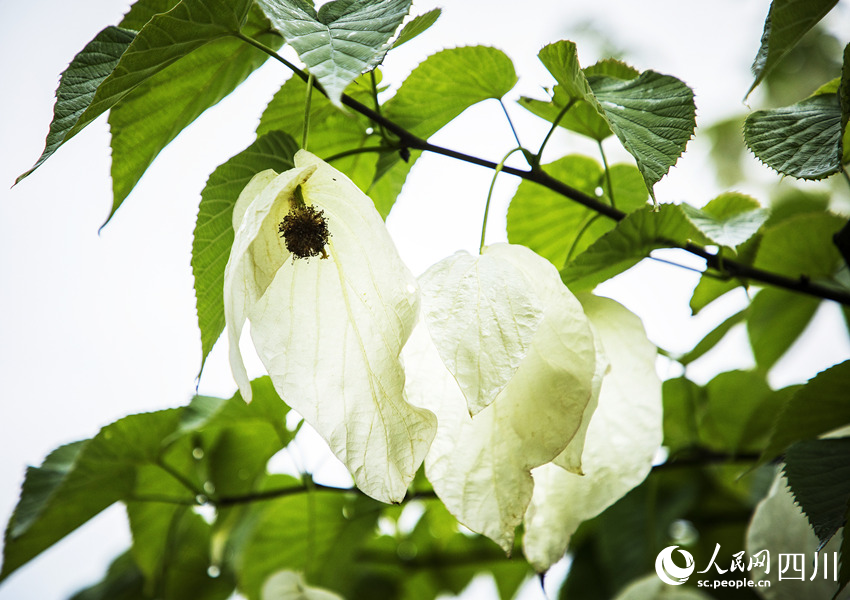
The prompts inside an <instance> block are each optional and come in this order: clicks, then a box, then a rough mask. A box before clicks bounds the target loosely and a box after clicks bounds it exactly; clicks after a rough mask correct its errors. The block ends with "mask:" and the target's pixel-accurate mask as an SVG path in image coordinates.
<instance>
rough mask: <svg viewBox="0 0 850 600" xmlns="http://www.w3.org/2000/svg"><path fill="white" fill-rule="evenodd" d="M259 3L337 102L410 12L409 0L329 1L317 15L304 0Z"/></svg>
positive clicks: (380, 55) (381, 52)
mask: <svg viewBox="0 0 850 600" xmlns="http://www.w3.org/2000/svg"><path fill="white" fill-rule="evenodd" d="M258 4H259V5H260V7H261V8H262V9H263V11H264V12H265V13H266V15H267V16H268V17H269V19H270V20H271V22H272V24H273V25H274V27H275V28H276V29H277V30H278V31H280V32H281V34H283V37H284V38H286V41H287V43H288V44H289V45H291V46H292V47H293V48H294V49H295V51H296V52H297V53H298V56H299V57H300V58H301V60H302V61H303V62H304V64H305V65H307V69H308V70H309V71H310V73H312V75H313V76H314V77H315V78H316V80H317V81H318V82H319V83H320V84H321V85H322V87H323V88H324V90H325V92H327V94H328V98H329V99H330V100H331V102H333V103H334V104H336V105H337V106H342V102H341V97H342V94H343V92H344V91H345V88H346V87H348V84H349V83H351V82H352V81H354V79H355V78H356V77H357V76H358V75H360V74H361V73H363V72H364V71H368V70H369V69H372V68H373V67H376V66H377V65H379V64H380V63H381V61H382V60H383V58H384V54H385V53H386V51H387V49H388V48H387V45H386V44H387V42H388V41H389V39H390V38H391V37H392V36H393V34H394V33H395V31H396V29H398V26H399V25H401V22H402V21H403V20H404V17H405V16H406V15H407V12H408V11H409V10H410V0H385V1H383V2H382V1H376V0H334V1H333V2H328V3H326V4H323V5H322V7H321V8H320V9H319V12H318V13H317V12H316V11H315V9H314V8H313V7H312V5H311V4H310V3H307V2H304V1H303V0H279V1H274V2H272V1H270V0H258Z"/></svg>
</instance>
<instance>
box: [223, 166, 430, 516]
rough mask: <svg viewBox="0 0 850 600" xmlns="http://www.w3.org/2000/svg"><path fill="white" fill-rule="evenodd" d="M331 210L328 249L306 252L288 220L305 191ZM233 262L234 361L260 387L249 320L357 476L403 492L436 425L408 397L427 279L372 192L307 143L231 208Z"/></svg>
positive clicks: (278, 384)
mask: <svg viewBox="0 0 850 600" xmlns="http://www.w3.org/2000/svg"><path fill="white" fill-rule="evenodd" d="M299 187H300V196H301V197H303V202H304V204H305V205H306V206H308V207H309V206H312V207H313V208H314V209H317V210H322V211H324V219H325V220H326V223H327V226H328V229H329V231H330V238H329V239H328V240H327V246H326V249H325V251H326V254H327V258H319V257H313V258H309V259H304V258H297V257H295V256H293V254H292V253H291V252H290V251H289V250H287V246H286V243H285V241H284V239H282V238H281V234H280V231H279V228H280V224H281V223H282V222H283V220H284V217H286V216H287V214H289V213H290V209H291V206H292V205H294V204H295V203H296V202H297V201H296V193H297V192H296V188H299ZM233 223H234V229H235V231H236V235H235V239H234V241H233V246H232V249H231V253H230V258H229V260H228V263H227V268H226V270H225V279H224V306H225V317H226V321H227V332H228V338H229V342H230V364H231V367H232V370H233V375H234V378H235V379H236V382H237V384H238V385H239V389H240V391H241V393H242V396H243V398H245V400H247V401H250V399H251V387H250V383H249V379H248V375H247V372H246V370H245V366H244V364H243V361H242V356H241V354H240V351H239V339H240V337H241V334H242V329H243V327H244V324H245V321H246V320H248V321H250V322H251V337H252V338H253V341H254V347H255V348H256V351H257V354H258V355H259V357H260V359H261V360H262V362H263V364H264V365H265V367H266V369H267V371H268V373H269V375H270V377H271V380H272V382H273V383H274V386H275V389H276V390H277V392H278V393H279V394H280V395H281V397H282V398H283V399H284V401H285V402H286V403H287V404H288V405H289V406H291V407H292V408H293V409H295V410H296V411H297V412H298V413H300V414H301V415H302V416H303V417H304V419H305V421H306V422H307V423H309V424H310V425H311V426H313V427H314V428H315V429H316V430H317V431H318V432H319V434H320V435H321V436H322V437H323V438H324V439H325V440H327V442H328V444H329V445H330V448H331V450H332V451H333V453H334V454H335V455H336V456H337V457H338V458H339V459H340V460H341V461H342V462H343V463H344V464H345V465H346V467H348V469H349V471H350V472H351V474H352V476H353V477H354V481H355V483H356V484H357V486H358V487H359V488H360V489H361V490H362V491H363V492H365V493H366V494H368V495H369V496H372V497H373V498H376V499H378V500H381V501H384V502H399V501H401V500H402V498H403V497H404V495H405V493H406V490H407V486H408V484H409V483H410V481H411V480H412V479H413V476H414V475H415V473H416V470H417V468H418V467H419V465H420V464H421V462H422V460H423V457H424V456H425V453H426V451H427V449H428V446H429V444H430V443H431V440H432V438H433V436H434V432H435V429H436V422H435V419H434V415H433V414H431V413H430V412H428V411H427V410H423V409H421V408H416V407H414V406H411V405H410V404H408V403H407V402H406V401H405V400H404V397H403V390H404V372H403V370H402V365H401V362H400V359H399V353H400V352H401V349H402V347H403V346H404V344H405V342H406V341H407V339H408V337H409V335H410V333H411V330H412V329H413V326H414V325H415V323H416V320H417V314H418V310H419V290H418V286H417V284H416V280H415V279H414V277H413V275H412V274H411V273H410V271H409V270H408V268H407V267H406V266H405V265H404V263H403V262H402V261H401V259H400V258H399V256H398V253H397V251H396V248H395V246H394V244H393V242H392V240H391V239H390V236H389V233H388V232H387V230H386V227H385V225H384V223H383V221H382V220H381V217H380V215H379V214H378V212H377V211H376V210H375V208H374V205H373V203H372V200H371V199H369V197H367V196H366V195H365V194H363V192H361V191H360V190H359V189H358V188H357V187H356V186H355V185H354V184H353V183H352V182H351V181H350V180H349V179H348V178H347V177H346V176H345V175H343V174H342V173H340V172H339V171H337V170H336V169H334V168H332V167H330V166H329V165H327V164H326V163H324V162H323V161H321V160H320V159H318V158H316V157H315V156H313V155H312V154H310V153H309V152H306V151H304V150H300V151H299V152H298V153H297V154H296V155H295V168H293V169H290V170H289V171H286V172H284V173H281V174H280V175H278V174H276V173H275V172H274V171H264V172H262V173H258V174H257V175H256V176H255V177H254V178H253V179H252V180H251V182H250V183H249V184H248V185H247V186H246V187H245V189H244V191H243V192H242V194H241V195H240V196H239V199H238V201H237V203H236V206H235V208H234V212H233Z"/></svg>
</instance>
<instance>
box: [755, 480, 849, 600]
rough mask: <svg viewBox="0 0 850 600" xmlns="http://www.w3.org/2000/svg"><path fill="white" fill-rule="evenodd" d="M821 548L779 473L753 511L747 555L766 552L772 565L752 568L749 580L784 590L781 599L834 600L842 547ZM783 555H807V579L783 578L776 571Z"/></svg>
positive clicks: (844, 597)
mask: <svg viewBox="0 0 850 600" xmlns="http://www.w3.org/2000/svg"><path fill="white" fill-rule="evenodd" d="M836 541H837V540H836ZM818 545H819V544H818V538H817V537H816V536H815V534H814V533H813V532H812V528H811V525H810V524H809V522H808V521H807V520H806V516H805V515H804V514H803V512H802V511H801V510H800V507H799V506H798V505H797V504H795V502H794V496H793V494H792V493H791V491H790V490H789V489H788V488H787V487H786V480H785V478H784V477H783V476H782V473H781V472H780V473H777V474H776V477H775V479H774V481H773V485H772V486H771V488H770V491H769V493H768V494H767V496H766V497H765V498H764V499H762V500H761V501H760V502H759V503H758V506H757V507H756V509H755V511H754V512H753V516H752V518H751V520H750V525H749V527H748V529H747V537H746V552H747V555H749V556H753V555H755V554H756V553H758V552H764V551H767V552H766V553H764V554H762V558H766V554H769V555H770V558H771V563H770V564H769V565H768V564H767V561H765V564H764V565H762V566H761V567H757V566H756V567H755V568H753V569H752V571H751V572H750V574H749V576H750V578H751V579H753V580H754V581H755V582H756V583H757V584H758V585H759V587H760V588H761V589H768V586H770V589H777V588H778V589H781V590H782V595H781V596H777V597H778V598H788V599H789V600H790V599H796V598H824V599H827V598H833V597H834V596H833V595H834V594H835V593H836V592H837V591H838V586H836V584H835V579H834V578H835V575H836V573H835V563H834V562H833V561H834V558H835V555H834V552H836V551H837V550H838V549H839V547H838V544H836V543H835V542H831V543H830V544H829V545H828V546H827V547H826V548H824V549H823V551H822V553H818V550H819V548H818ZM782 554H786V555H793V554H801V555H803V556H805V557H806V558H807V560H806V561H804V564H805V576H804V577H802V578H801V577H800V576H799V575H795V577H796V579H791V578H789V577H787V576H784V575H787V573H784V574H780V571H779V569H778V568H776V566H777V562H776V561H777V558H776V557H777V556H780V555H782ZM816 557H817V559H818V561H819V563H820V564H819V565H818V573H817V577H812V569H813V568H814V565H813V564H812V561H813V560H814V559H815V558H816ZM789 570H790V569H789ZM797 573H799V571H797ZM780 577H782V579H780ZM780 586H781V587H780ZM838 598H839V599H840V600H847V598H848V595H847V594H846V593H845V594H841V595H840V596H838Z"/></svg>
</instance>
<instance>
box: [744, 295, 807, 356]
mask: <svg viewBox="0 0 850 600" xmlns="http://www.w3.org/2000/svg"><path fill="white" fill-rule="evenodd" d="M818 306H820V298H814V297H812V296H808V295H805V294H798V293H794V292H788V291H785V290H782V289H779V288H765V289H763V290H761V291H760V292H759V293H758V294H756V297H755V298H754V299H753V301H752V303H751V304H750V308H749V317H748V318H747V333H748V334H749V336H750V345H751V346H752V348H753V355H754V356H755V359H756V364H757V365H758V366H759V368H761V369H764V370H765V371H767V370H769V369H770V368H771V367H773V365H774V364H775V363H776V361H777V360H779V358H780V357H781V356H782V355H783V354H785V352H786V351H787V350H788V349H789V348H790V347H791V345H792V344H793V343H794V342H795V341H796V340H797V338H798V337H800V335H801V334H802V333H803V331H804V330H805V329H806V326H807V325H808V324H809V321H811V320H812V317H813V316H814V315H815V312H816V311H817V309H818Z"/></svg>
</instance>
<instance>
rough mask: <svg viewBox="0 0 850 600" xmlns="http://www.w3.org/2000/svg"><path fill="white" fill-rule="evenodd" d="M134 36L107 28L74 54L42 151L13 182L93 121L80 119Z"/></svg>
mask: <svg viewBox="0 0 850 600" xmlns="http://www.w3.org/2000/svg"><path fill="white" fill-rule="evenodd" d="M135 37H136V32H134V31H130V30H127V29H121V28H118V27H107V28H105V29H103V30H102V31H101V32H100V33H98V34H97V35H96V36H95V37H94V39H93V40H92V41H90V42H89V43H88V44H86V46H85V48H83V49H82V50H81V51H80V52H79V54H77V55H76V56H75V57H74V60H72V61H71V64H70V65H68V68H67V69H65V71H64V72H63V73H62V77H61V78H60V80H59V88H58V89H57V90H56V104H55V105H54V106H53V121H52V122H51V123H50V132H49V133H48V134H47V140H46V141H45V146H44V151H43V152H42V154H41V156H40V157H39V158H38V160H37V161H36V163H35V165H33V166H32V168H30V169H29V170H28V171H27V172H26V173H23V174H22V175H20V176H19V177H18V178H17V179H16V180H15V183H18V182H20V181H21V180H22V179H23V178H24V177H26V176H27V175H29V174H30V173H32V172H33V171H35V170H36V169H37V168H38V167H39V166H41V164H42V163H43V162H44V161H46V160H47V159H48V158H50V156H51V155H52V154H53V153H54V152H56V150H58V149H59V146H61V145H62V144H64V143H65V142H67V141H68V140H70V139H71V138H72V137H74V136H75V135H76V134H77V133H78V132H79V131H80V130H81V129H82V128H83V127H84V126H85V125H87V124H88V122H90V121H91V120H93V117H92V118H91V119H88V120H87V121H86V122H84V123H81V118H82V116H83V114H84V113H85V112H86V109H87V108H88V107H89V105H90V104H91V103H92V100H93V99H94V97H95V92H96V91H97V89H98V86H100V84H101V83H102V82H103V80H104V79H106V78H107V77H108V76H109V74H110V73H112V71H113V70H114V69H115V65H117V64H118V61H119V60H120V58H121V56H122V55H123V54H124V52H126V50H127V48H129V47H130V43H131V42H132V41H133V39H135Z"/></svg>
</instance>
